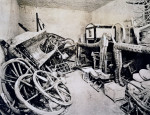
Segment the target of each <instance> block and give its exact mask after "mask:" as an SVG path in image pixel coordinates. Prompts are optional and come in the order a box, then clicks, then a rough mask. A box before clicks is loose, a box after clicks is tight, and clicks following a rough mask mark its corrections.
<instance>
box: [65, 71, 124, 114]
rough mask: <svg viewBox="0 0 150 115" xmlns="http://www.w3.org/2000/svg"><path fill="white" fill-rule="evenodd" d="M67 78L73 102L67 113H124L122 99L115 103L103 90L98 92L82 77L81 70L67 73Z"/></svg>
mask: <svg viewBox="0 0 150 115" xmlns="http://www.w3.org/2000/svg"><path fill="white" fill-rule="evenodd" d="M66 80H67V86H68V88H69V89H70V92H71V94H72V100H73V104H72V105H71V106H70V108H69V109H68V111H67V113H66V114H65V115H124V113H123V112H122V111H121V110H120V105H121V103H120V101H117V102H116V103H114V102H113V101H112V100H111V99H110V98H108V97H107V96H105V95H104V93H103V92H102V91H100V92H97V91H96V90H95V89H93V88H92V87H91V86H90V85H89V84H88V83H86V82H85V81H84V80H83V79H82V77H81V72H80V71H75V72H73V73H69V74H67V79H66Z"/></svg>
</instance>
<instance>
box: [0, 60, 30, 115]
mask: <svg viewBox="0 0 150 115" xmlns="http://www.w3.org/2000/svg"><path fill="white" fill-rule="evenodd" d="M27 73H33V70H32V69H31V68H30V67H29V66H28V65H27V64H25V63H24V62H23V61H21V59H20V60H19V59H18V58H15V59H11V60H9V61H7V62H5V63H4V64H3V65H2V76H1V82H0V85H1V88H2V89H1V90H2V93H1V95H3V96H2V98H3V100H4V101H5V103H6V104H7V106H8V107H9V108H10V109H11V110H12V111H13V112H14V113H16V114H20V113H21V112H24V111H25V109H26V108H25V106H24V105H22V104H21V103H18V99H17V97H16V95H15V92H14V85H15V82H16V80H17V79H18V78H19V77H20V76H21V75H23V74H27Z"/></svg>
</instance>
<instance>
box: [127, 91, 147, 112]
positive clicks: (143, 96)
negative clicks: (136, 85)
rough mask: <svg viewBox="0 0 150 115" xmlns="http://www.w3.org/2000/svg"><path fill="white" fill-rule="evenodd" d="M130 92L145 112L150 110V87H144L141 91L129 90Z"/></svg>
mask: <svg viewBox="0 0 150 115" xmlns="http://www.w3.org/2000/svg"><path fill="white" fill-rule="evenodd" d="M129 94H130V96H131V98H132V99H133V100H134V102H135V103H136V104H137V106H138V108H139V109H140V111H141V112H142V113H143V114H144V113H145V114H146V113H149V112H150V90H149V89H143V90H142V91H141V92H140V93H136V92H134V93H130V92H129Z"/></svg>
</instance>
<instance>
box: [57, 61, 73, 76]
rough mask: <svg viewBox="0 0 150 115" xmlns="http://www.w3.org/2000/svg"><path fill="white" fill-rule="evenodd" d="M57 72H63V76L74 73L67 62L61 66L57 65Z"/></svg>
mask: <svg viewBox="0 0 150 115" xmlns="http://www.w3.org/2000/svg"><path fill="white" fill-rule="evenodd" d="M55 70H56V71H57V72H61V73H63V74H65V73H69V72H71V71H72V69H71V67H70V65H69V64H68V63H67V62H64V63H61V64H56V65H55Z"/></svg>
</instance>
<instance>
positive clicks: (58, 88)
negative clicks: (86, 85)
mask: <svg viewBox="0 0 150 115" xmlns="http://www.w3.org/2000/svg"><path fill="white" fill-rule="evenodd" d="M40 73H42V74H45V75H46V76H39V74H40ZM46 77H47V78H46ZM33 81H34V84H35V85H36V87H37V88H38V90H39V91H40V92H41V93H42V94H43V95H45V96H47V97H48V98H49V99H51V100H52V101H54V102H56V103H58V104H61V105H65V106H67V105H71V104H72V100H71V94H70V91H69V89H68V88H67V87H66V86H65V85H64V84H63V83H62V82H61V81H60V80H59V79H58V78H56V77H54V76H51V75H50V73H49V72H46V71H41V70H39V71H36V72H35V73H34V75H33ZM43 81H44V82H45V84H44V85H49V86H46V87H44V85H43V84H42V83H43Z"/></svg>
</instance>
